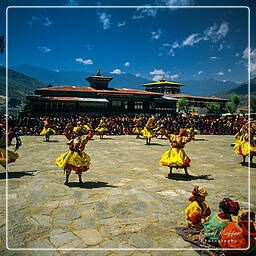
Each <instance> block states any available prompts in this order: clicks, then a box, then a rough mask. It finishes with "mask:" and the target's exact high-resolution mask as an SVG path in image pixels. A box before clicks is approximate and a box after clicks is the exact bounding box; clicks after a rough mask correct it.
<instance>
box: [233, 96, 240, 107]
mask: <svg viewBox="0 0 256 256" xmlns="http://www.w3.org/2000/svg"><path fill="white" fill-rule="evenodd" d="M231 101H232V103H233V104H234V105H235V106H236V108H238V106H239V104H240V102H241V98H240V96H238V95H236V94H233V95H231Z"/></svg>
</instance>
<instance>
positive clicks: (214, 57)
mask: <svg viewBox="0 0 256 256" xmlns="http://www.w3.org/2000/svg"><path fill="white" fill-rule="evenodd" d="M218 59H219V58H218V57H216V56H212V57H210V60H218Z"/></svg>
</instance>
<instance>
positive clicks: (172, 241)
mask: <svg viewBox="0 0 256 256" xmlns="http://www.w3.org/2000/svg"><path fill="white" fill-rule="evenodd" d="M197 139H198V140H197V141H194V142H191V143H189V144H187V146H186V152H187V154H188V155H189V157H190V158H191V159H192V163H191V167H190V169H189V172H190V174H191V175H192V176H191V177H190V178H186V177H185V176H184V175H183V170H174V175H173V178H172V179H168V178H166V176H167V174H168V167H160V166H159V165H158V162H159V159H160V157H161V155H162V154H163V153H164V152H165V151H167V150H168V149H169V143H168V141H167V140H166V139H153V140H152V145H150V146H146V145H144V140H143V139H137V140H136V139H135V136H107V137H106V138H104V139H103V140H100V139H99V137H98V136H95V137H94V140H92V141H90V142H89V144H88V145H87V147H86V152H87V153H88V154H89V155H90V156H91V159H92V161H91V167H90V170H89V171H88V172H86V173H84V174H83V179H84V184H82V185H80V184H79V183H78V177H77V176H76V175H75V174H72V175H71V177H70V187H66V186H64V185H63V183H64V179H65V176H64V174H63V171H62V170H61V169H60V168H58V167H57V166H56V165H55V164H54V161H55V159H56V158H57V157H58V156H59V155H60V154H61V153H64V152H65V151H67V145H66V139H65V138H64V136H53V137H51V140H52V142H48V143H47V142H43V138H42V137H32V136H27V137H22V141H23V146H22V147H21V148H20V150H19V154H20V158H19V159H18V160H17V161H16V162H15V163H13V164H11V165H10V166H9V172H10V173H9V180H8V198H9V200H8V204H9V207H8V212H9V214H8V225H9V226H8V245H9V248H12V249H14V248H16V249H17V250H6V249H5V230H6V221H5V188H6V186H5V185H6V180H5V173H4V169H3V168H2V169H1V173H0V189H1V198H0V253H1V255H72V256H80V255H100V256H103V255H111V256H115V255H133V256H147V255H156V256H158V255H177V256H178V255H184V256H186V255H187V256H188V255H191V256H193V255H197V253H196V252H194V251H193V250H191V247H190V244H189V243H186V242H184V241H183V240H182V239H181V238H180V237H179V236H178V235H177V234H176V233H175V229H174V228H175V227H176V226H185V219H184V210H185V208H186V206H187V205H188V204H189V201H188V197H189V196H190V195H191V191H192V189H193V187H194V186H195V185H197V184H198V185H201V186H204V187H206V188H207V190H208V193H209V196H208V197H207V199H206V200H207V202H208V203H209V205H210V207H211V209H212V211H213V212H214V211H217V209H218V202H219V201H220V200H221V199H222V198H223V197H230V198H232V199H234V200H237V201H238V202H239V203H240V206H241V207H242V208H246V207H247V205H248V203H247V202H248V167H246V166H241V165H240V164H239V163H240V162H241V157H240V156H237V155H234V154H233V150H232V147H230V144H231V143H232V142H233V140H234V139H233V136H197ZM253 167H255V166H253ZM255 177H256V174H255V168H251V183H252V184H251V188H252V190H251V203H252V205H251V207H252V209H254V210H256V206H255V201H254V199H255V186H254V184H255V183H253V180H255ZM19 248H48V250H41V251H39V250H37V249H34V250H29V251H28V250H24V251H21V250H18V249H19ZM50 248H86V249H90V248H97V249H98V250H95V251H92V250H90V251H76V250H49V249H50ZM100 248H116V249H117V248H130V249H137V248H156V249H157V248H158V249H160V248H186V249H190V250H180V249H178V250H174V251H168V250H162V251H161V250H155V251H154V250H142V251H138V250H137V251H136V250H123V251H121V250H111V249H109V250H100Z"/></svg>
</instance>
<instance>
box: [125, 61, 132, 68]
mask: <svg viewBox="0 0 256 256" xmlns="http://www.w3.org/2000/svg"><path fill="white" fill-rule="evenodd" d="M123 66H124V67H130V66H131V63H130V62H129V61H126V62H125V63H124V64H123Z"/></svg>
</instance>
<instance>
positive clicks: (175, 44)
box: [172, 41, 180, 49]
mask: <svg viewBox="0 0 256 256" xmlns="http://www.w3.org/2000/svg"><path fill="white" fill-rule="evenodd" d="M179 47H180V44H179V42H177V41H176V42H174V43H173V44H172V48H173V49H175V48H179Z"/></svg>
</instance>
